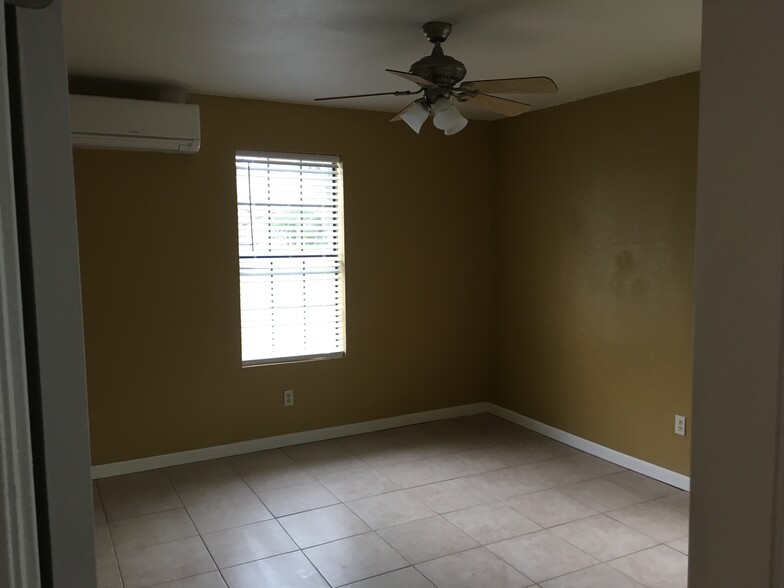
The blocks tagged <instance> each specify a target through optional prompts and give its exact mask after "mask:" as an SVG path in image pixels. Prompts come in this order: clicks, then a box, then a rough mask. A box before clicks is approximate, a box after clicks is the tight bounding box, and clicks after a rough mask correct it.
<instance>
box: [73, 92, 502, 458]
mask: <svg viewBox="0 0 784 588" xmlns="http://www.w3.org/2000/svg"><path fill="white" fill-rule="evenodd" d="M197 101H198V103H199V104H200V106H201V119H202V150H201V152H200V153H199V154H198V155H195V156H187V155H166V154H153V153H132V152H119V151H116V152H112V151H89V150H76V151H75V174H76V194H77V206H78V222H79V245H80V249H81V271H82V282H83V284H82V286H83V297H84V321H85V339H86V351H87V376H88V386H89V406H90V427H91V436H92V452H93V455H92V459H93V463H94V464H102V463H107V462H114V461H120V460H126V459H132V458H139V457H145V456H151V455H157V454H163V453H169V452H176V451H182V450H187V449H195V448H199V447H207V446H212V445H218V444H224V443H231V442H237V441H242V440H247V439H254V438H258V437H264V436H269V435H277V434H282V433H289V432H294V431H302V430H307V429H313V428H318V427H325V426H331V425H339V424H346V423H351V422H357V421H365V420H369V419H375V418H382V417H389V416H394V415H399V414H404V413H410V412H415V411H421V410H428V409H434V408H440V407H446V406H452V405H459V404H464V403H470V402H476V401H480V400H484V399H486V396H487V390H488V387H487V382H486V378H487V376H488V373H489V365H488V362H489V322H488V320H487V317H486V315H485V312H486V310H487V308H488V307H489V305H490V299H489V294H490V287H489V282H490V275H491V266H490V264H489V263H488V260H489V259H490V258H491V255H490V253H491V246H492V242H491V239H490V229H491V218H490V209H489V208H488V207H487V201H488V198H490V196H491V194H490V193H489V191H488V189H487V185H486V184H487V178H488V177H490V175H491V173H490V169H489V163H490V159H489V137H490V125H489V123H482V122H477V121H472V123H471V124H470V125H469V127H468V128H467V129H466V130H465V131H464V132H462V133H460V135H458V136H455V137H444V135H443V134H441V133H439V132H437V131H435V130H434V129H432V128H431V126H430V125H426V127H425V129H423V132H422V135H420V136H417V135H415V134H414V133H412V132H411V131H410V130H409V129H408V128H407V127H406V126H405V125H404V124H402V123H397V124H390V123H389V122H388V120H389V115H387V114H382V113H370V112H359V111H352V110H343V109H327V108H316V107H310V106H293V105H284V104H272V103H263V102H255V101H245V100H236V99H227V98H215V97H202V98H199V99H198V100H197ZM237 149H258V150H277V151H288V152H304V153H309V152H314V153H318V152H321V153H336V154H339V155H341V156H342V157H343V160H344V166H345V168H344V169H345V222H346V252H347V305H348V309H347V316H348V355H347V357H346V358H345V359H339V360H329V361H320V362H308V363H297V364H289V365H278V366H263V367H254V368H244V369H243V368H242V367H240V332H239V286H238V280H239V277H238V262H237V220H236V218H237V217H236V192H235V183H234V182H235V180H234V152H235V150H237ZM284 388H293V389H294V391H295V400H296V402H295V405H294V407H292V408H286V409H284V408H283V400H282V391H283V389H284Z"/></svg>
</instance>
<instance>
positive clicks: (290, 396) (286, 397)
mask: <svg viewBox="0 0 784 588" xmlns="http://www.w3.org/2000/svg"><path fill="white" fill-rule="evenodd" d="M293 405H294V390H284V391H283V406H293Z"/></svg>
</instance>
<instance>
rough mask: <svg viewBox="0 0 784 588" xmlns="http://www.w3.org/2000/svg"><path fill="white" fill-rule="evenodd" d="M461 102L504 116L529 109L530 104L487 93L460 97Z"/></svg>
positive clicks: (514, 114)
mask: <svg viewBox="0 0 784 588" xmlns="http://www.w3.org/2000/svg"><path fill="white" fill-rule="evenodd" d="M461 101H462V102H465V103H466V104H470V105H471V106H479V107H480V108H486V109H487V110H492V111H493V112H497V113H498V114H503V115H504V116H517V115H518V114H523V113H524V112H527V111H529V110H531V105H530V104H524V103H523V102H515V101H514V100H507V99H506V98H499V97H498V96H488V95H487V94H476V95H475V96H466V97H465V98H464V99H461Z"/></svg>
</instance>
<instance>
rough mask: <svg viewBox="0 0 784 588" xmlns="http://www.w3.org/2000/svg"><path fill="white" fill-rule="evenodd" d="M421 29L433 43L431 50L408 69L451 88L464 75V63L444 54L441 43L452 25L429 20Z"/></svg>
mask: <svg viewBox="0 0 784 588" xmlns="http://www.w3.org/2000/svg"><path fill="white" fill-rule="evenodd" d="M422 31H423V32H424V33H425V36H426V37H427V40H428V41H430V42H431V43H433V45H435V46H434V47H433V52H432V53H431V54H430V55H427V56H425V57H423V58H422V59H420V60H419V61H417V62H416V63H414V64H413V65H412V66H411V68H410V69H409V70H408V71H409V73H411V74H414V75H415V76H420V77H422V78H425V79H426V80H429V81H431V82H433V83H434V84H437V85H439V86H442V87H445V88H451V87H452V86H454V85H455V84H457V83H459V82H460V81H461V80H462V79H463V78H464V77H465V75H466V68H465V65H463V63H462V62H461V61H458V60H457V59H455V58H454V57H450V56H449V55H444V50H443V49H441V43H443V42H444V41H446V40H447V37H449V33H451V32H452V25H451V24H450V23H448V22H441V21H430V22H426V23H425V24H424V25H422Z"/></svg>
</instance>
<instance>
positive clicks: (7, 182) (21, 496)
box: [0, 11, 41, 588]
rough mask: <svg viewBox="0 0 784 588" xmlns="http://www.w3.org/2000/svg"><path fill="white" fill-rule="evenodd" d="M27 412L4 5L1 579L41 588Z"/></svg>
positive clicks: (0, 44)
mask: <svg viewBox="0 0 784 588" xmlns="http://www.w3.org/2000/svg"><path fill="white" fill-rule="evenodd" d="M29 414H30V413H29V408H28V403H27V374H26V364H25V355H24V330H23V324H22V290H21V281H20V273H19V248H18V241H17V232H16V203H15V192H14V177H13V149H12V143H11V111H10V105H9V96H8V61H7V56H6V42H5V11H0V546H2V547H0V585H2V586H29V587H30V588H37V587H38V586H40V584H41V580H40V574H39V567H38V566H39V564H38V539H37V533H36V519H35V500H34V489H33V488H34V487H33V468H32V461H33V460H32V448H31V446H30V419H29Z"/></svg>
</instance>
